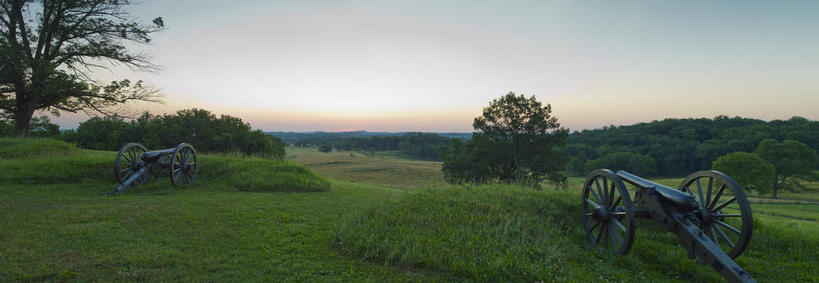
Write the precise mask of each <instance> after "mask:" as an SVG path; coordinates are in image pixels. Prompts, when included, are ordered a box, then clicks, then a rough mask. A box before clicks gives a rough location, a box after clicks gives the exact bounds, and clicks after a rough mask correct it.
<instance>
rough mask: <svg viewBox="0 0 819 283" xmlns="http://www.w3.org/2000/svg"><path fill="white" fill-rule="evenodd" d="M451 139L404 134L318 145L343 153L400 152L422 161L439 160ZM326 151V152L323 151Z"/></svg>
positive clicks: (321, 147)
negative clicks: (342, 151)
mask: <svg viewBox="0 0 819 283" xmlns="http://www.w3.org/2000/svg"><path fill="white" fill-rule="evenodd" d="M451 140H452V139H450V138H447V137H442V136H440V135H438V134H432V133H405V134H403V135H400V136H370V137H351V138H346V139H340V140H337V141H335V142H331V143H326V144H323V145H320V146H319V148H320V149H326V148H328V146H329V147H331V148H333V149H335V150H345V151H400V152H401V153H403V154H405V155H407V156H410V157H413V158H417V159H424V160H441V156H440V154H441V151H442V150H443V149H444V148H446V147H448V146H449V144H450V141H451ZM325 151H326V150H325Z"/></svg>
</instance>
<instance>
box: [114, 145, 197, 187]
mask: <svg viewBox="0 0 819 283" xmlns="http://www.w3.org/2000/svg"><path fill="white" fill-rule="evenodd" d="M163 169H166V170H168V173H169V175H170V177H171V184H173V186H174V187H178V186H182V185H193V180H194V178H196V172H197V169H198V165H197V158H196V149H194V148H193V146H191V145H190V144H187V143H180V144H179V145H177V146H176V147H175V148H168V149H163V150H156V151H148V150H147V149H145V147H144V146H142V145H141V144H138V143H128V144H126V145H125V146H123V147H122V148H121V149H120V150H119V153H118V154H117V158H116V160H115V161H114V174H115V176H116V178H117V181H118V182H119V184H120V185H119V187H117V189H116V190H114V191H113V192H110V193H107V194H106V195H115V194H119V193H122V192H124V191H125V190H127V189H129V188H131V187H133V186H135V185H138V184H144V183H146V182H148V180H149V179H150V178H151V174H152V173H153V172H158V171H160V170H163Z"/></svg>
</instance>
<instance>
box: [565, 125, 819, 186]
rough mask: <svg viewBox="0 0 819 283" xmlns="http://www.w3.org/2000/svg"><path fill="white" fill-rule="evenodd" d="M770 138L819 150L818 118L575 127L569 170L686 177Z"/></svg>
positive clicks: (574, 172)
mask: <svg viewBox="0 0 819 283" xmlns="http://www.w3.org/2000/svg"><path fill="white" fill-rule="evenodd" d="M768 138H770V139H774V140H778V141H783V140H794V141H798V142H801V143H804V144H806V145H807V146H808V147H810V148H811V149H812V150H814V151H816V150H819V122H817V121H811V120H808V119H805V118H802V117H793V118H791V119H788V120H774V121H770V122H765V121H762V120H756V119H748V118H740V117H734V118H729V117H727V116H717V117H715V118H714V119H707V118H701V119H665V120H662V121H653V122H650V123H640V124H636V125H631V126H610V127H604V128H602V129H595V130H584V131H580V132H573V133H572V134H570V135H569V137H568V139H567V140H566V146H565V147H564V148H563V151H565V152H566V153H567V154H568V156H570V157H571V159H570V161H569V164H568V166H567V167H568V168H567V170H568V173H569V174H571V175H575V176H584V175H586V174H588V172H590V171H591V170H592V169H595V168H611V169H623V170H627V171H632V173H635V174H638V175H660V176H683V175H687V174H689V173H692V172H694V171H697V170H702V169H709V168H711V164H712V162H714V160H716V159H717V158H718V157H720V156H723V155H726V154H729V153H732V152H737V151H740V152H753V151H754V150H756V149H757V147H758V146H759V144H760V142H761V141H762V140H764V139H768Z"/></svg>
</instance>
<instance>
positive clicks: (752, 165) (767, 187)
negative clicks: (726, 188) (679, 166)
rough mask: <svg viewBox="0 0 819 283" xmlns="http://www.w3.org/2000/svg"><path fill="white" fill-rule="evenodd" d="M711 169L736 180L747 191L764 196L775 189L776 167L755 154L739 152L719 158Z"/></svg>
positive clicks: (712, 164)
mask: <svg viewBox="0 0 819 283" xmlns="http://www.w3.org/2000/svg"><path fill="white" fill-rule="evenodd" d="M711 169H714V170H717V171H721V172H722V173H725V174H728V176H731V178H734V180H735V181H737V183H739V185H740V186H742V188H743V189H745V190H746V191H755V192H757V193H760V194H763V193H768V192H770V191H771V190H772V189H773V181H774V172H775V169H774V165H773V164H771V163H770V162H768V161H766V160H765V159H762V157H759V155H757V154H755V153H747V152H741V151H737V152H734V153H729V154H726V155H723V156H720V157H719V158H717V160H714V162H713V163H711Z"/></svg>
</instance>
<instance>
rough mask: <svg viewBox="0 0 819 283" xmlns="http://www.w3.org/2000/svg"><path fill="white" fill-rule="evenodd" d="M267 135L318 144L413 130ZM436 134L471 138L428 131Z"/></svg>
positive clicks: (464, 136) (400, 134)
mask: <svg viewBox="0 0 819 283" xmlns="http://www.w3.org/2000/svg"><path fill="white" fill-rule="evenodd" d="M265 133H266V134H268V135H271V136H274V137H277V138H279V139H280V140H282V141H283V142H284V143H286V144H291V145H292V144H295V143H297V142H300V141H301V142H304V143H306V144H310V145H319V144H327V143H335V142H338V141H341V140H343V139H347V138H362V137H363V138H366V137H377V136H403V135H405V134H408V133H413V132H368V131H351V132H324V131H317V132H281V131H278V132H275V131H274V132H265ZM426 133H428V134H437V135H439V136H442V137H447V138H453V139H471V138H472V133H429V132H426Z"/></svg>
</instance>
